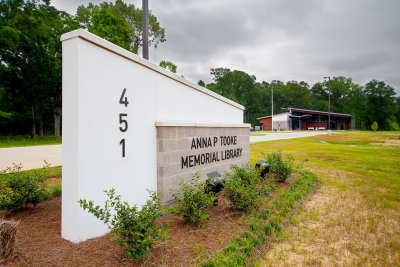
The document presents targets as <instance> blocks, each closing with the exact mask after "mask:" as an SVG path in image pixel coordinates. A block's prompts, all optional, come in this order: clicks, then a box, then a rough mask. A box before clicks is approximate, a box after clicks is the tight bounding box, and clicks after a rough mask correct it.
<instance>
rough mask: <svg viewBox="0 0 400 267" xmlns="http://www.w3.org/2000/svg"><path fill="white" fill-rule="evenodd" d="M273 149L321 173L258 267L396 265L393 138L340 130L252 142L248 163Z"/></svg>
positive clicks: (398, 149) (398, 153)
mask: <svg viewBox="0 0 400 267" xmlns="http://www.w3.org/2000/svg"><path fill="white" fill-rule="evenodd" d="M277 149H281V150H282V152H283V153H284V154H291V155H293V156H294V157H295V159H296V160H298V162H303V164H304V167H305V168H307V169H310V170H312V171H314V172H316V173H318V174H319V177H320V179H321V181H322V186H321V188H320V189H319V190H318V191H317V193H316V194H315V195H314V196H313V197H312V198H311V199H310V200H309V201H308V202H307V203H306V205H305V206H304V207H303V208H302V209H301V211H300V212H299V213H298V214H297V215H296V216H294V217H293V219H292V221H291V223H292V224H291V226H289V227H288V228H286V230H284V231H283V232H282V233H281V234H280V235H279V236H278V240H277V242H275V243H273V245H272V247H271V248H270V249H269V250H268V251H267V252H266V254H265V255H264V256H263V258H262V259H260V261H259V262H258V265H260V266H269V265H274V266H275V265H279V266H287V265H341V266H343V265H345V266H358V265H372V266H375V265H378V266H399V262H400V255H399V253H400V139H399V134H398V133H390V132H386V133H379V132H377V133H373V132H343V133H335V134H333V135H329V136H327V135H318V136H314V137H309V138H299V139H291V140H280V141H270V142H264V143H256V144H253V145H251V161H252V162H253V163H254V162H256V161H257V160H258V159H260V158H262V153H268V152H271V151H274V150H277Z"/></svg>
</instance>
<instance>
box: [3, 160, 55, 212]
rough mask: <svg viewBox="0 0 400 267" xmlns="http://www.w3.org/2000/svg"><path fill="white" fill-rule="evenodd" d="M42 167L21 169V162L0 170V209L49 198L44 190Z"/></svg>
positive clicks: (44, 174) (35, 202)
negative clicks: (27, 169) (29, 169)
mask: <svg viewBox="0 0 400 267" xmlns="http://www.w3.org/2000/svg"><path fill="white" fill-rule="evenodd" d="M47 167H48V165H45V166H44V167H43V168H42V169H38V170H32V171H29V172H25V171H21V169H22V166H21V164H14V166H13V167H8V168H6V169H5V170H3V171H1V172H0V210H13V209H17V208H21V207H25V206H27V205H29V204H32V205H34V206H36V204H37V203H39V202H40V201H42V200H46V199H48V198H49V196H48V192H47V190H46V184H45V180H46V172H47Z"/></svg>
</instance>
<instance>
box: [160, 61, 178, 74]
mask: <svg viewBox="0 0 400 267" xmlns="http://www.w3.org/2000/svg"><path fill="white" fill-rule="evenodd" d="M160 67H162V68H164V69H167V70H169V71H170V72H172V73H176V65H175V64H174V63H172V62H171V61H166V60H162V61H161V62H160Z"/></svg>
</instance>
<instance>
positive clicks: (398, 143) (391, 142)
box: [371, 139, 400, 146]
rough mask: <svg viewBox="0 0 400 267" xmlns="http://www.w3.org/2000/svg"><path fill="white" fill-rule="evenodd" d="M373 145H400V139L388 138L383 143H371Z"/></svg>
mask: <svg viewBox="0 0 400 267" xmlns="http://www.w3.org/2000/svg"><path fill="white" fill-rule="evenodd" d="M371 145H380V146H400V139H398V140H393V139H387V140H385V141H384V142H383V143H371Z"/></svg>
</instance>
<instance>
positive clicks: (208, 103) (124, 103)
mask: <svg viewBox="0 0 400 267" xmlns="http://www.w3.org/2000/svg"><path fill="white" fill-rule="evenodd" d="M61 40H62V49H63V112H62V114H63V126H62V127H63V182H62V183H63V184H62V187H63V194H62V236H63V237H64V238H66V239H68V240H71V241H73V242H80V241H84V240H86V239H88V238H92V237H96V236H100V235H103V234H105V233H107V232H108V230H107V228H106V226H105V225H104V224H103V223H102V222H101V221H99V220H98V219H96V218H95V217H94V216H93V215H91V214H88V213H87V212H86V211H83V210H82V209H81V208H80V207H79V204H78V202H77V201H78V200H79V199H87V200H94V201H95V202H96V203H98V204H103V203H104V201H105V194H104V193H103V190H105V189H107V190H109V189H111V188H115V190H116V192H117V193H118V194H120V195H122V198H123V200H126V201H128V202H129V203H131V204H136V205H139V206H140V205H142V204H144V203H145V202H146V200H147V198H148V193H147V191H146V189H150V190H157V127H156V122H157V123H158V125H167V126H168V125H169V126H174V123H175V122H177V123H178V124H182V123H183V124H184V123H190V125H198V126H199V127H200V126H207V127H218V126H221V125H222V124H223V126H224V127H225V128H226V127H242V128H244V127H248V125H245V124H243V106H241V105H239V104H237V103H235V102H232V101H230V100H228V99H226V98H224V97H222V96H220V95H218V94H215V93H213V92H211V91H209V90H207V89H205V88H203V87H200V86H198V85H195V84H193V83H190V82H188V81H186V80H185V79H183V78H181V77H179V76H177V75H175V74H172V73H170V72H169V71H167V70H165V69H162V68H160V67H158V66H155V65H153V64H151V63H149V62H148V61H146V60H144V59H142V58H139V57H138V56H136V55H134V54H132V53H130V52H128V51H126V50H124V49H122V48H120V47H118V46H116V45H114V44H112V43H110V42H108V41H105V40H103V39H101V38H99V37H97V36H95V35H93V34H91V33H88V32H86V31H84V30H76V31H73V32H70V33H66V34H64V35H63V36H62V37H61ZM175 124H176V123H175ZM246 150H247V148H246ZM244 155H246V156H247V154H244Z"/></svg>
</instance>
